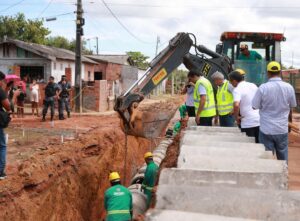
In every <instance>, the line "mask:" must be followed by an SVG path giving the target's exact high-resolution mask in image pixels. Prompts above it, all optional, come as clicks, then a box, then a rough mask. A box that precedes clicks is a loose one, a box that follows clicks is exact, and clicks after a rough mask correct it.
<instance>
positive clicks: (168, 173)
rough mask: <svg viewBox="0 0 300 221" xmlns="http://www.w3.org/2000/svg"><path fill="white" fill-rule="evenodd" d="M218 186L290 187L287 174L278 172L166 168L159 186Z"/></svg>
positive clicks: (282, 188) (162, 172)
mask: <svg viewBox="0 0 300 221" xmlns="http://www.w3.org/2000/svg"><path fill="white" fill-rule="evenodd" d="M175 183H176V184H177V185H180V186H216V187H226V186H227V187H237V188H255V189H281V190H286V189H287V187H288V177H287V174H286V173H283V172H282V171H280V170H278V172H277V173H276V172H274V171H272V172H260V173H258V172H256V173H250V172H231V171H227V172H223V171H217V170H209V171H208V170H201V169H179V168H165V169H163V170H162V171H161V174H160V178H159V185H162V184H169V185H172V184H175Z"/></svg>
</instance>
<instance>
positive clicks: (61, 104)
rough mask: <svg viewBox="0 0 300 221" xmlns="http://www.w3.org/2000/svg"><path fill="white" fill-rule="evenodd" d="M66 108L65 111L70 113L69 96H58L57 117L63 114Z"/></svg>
mask: <svg viewBox="0 0 300 221" xmlns="http://www.w3.org/2000/svg"><path fill="white" fill-rule="evenodd" d="M65 108H66V111H67V113H68V114H69V113H70V103H69V98H68V97H65V98H60V99H59V100H58V112H59V117H63V116H64V109H65Z"/></svg>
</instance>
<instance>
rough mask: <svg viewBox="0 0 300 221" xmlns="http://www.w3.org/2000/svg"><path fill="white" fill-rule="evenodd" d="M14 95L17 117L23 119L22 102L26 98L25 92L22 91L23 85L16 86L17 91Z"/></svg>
mask: <svg viewBox="0 0 300 221" xmlns="http://www.w3.org/2000/svg"><path fill="white" fill-rule="evenodd" d="M14 94H15V97H16V98H15V99H14V100H15V102H16V104H17V116H18V117H21V118H23V117H24V102H25V97H26V92H24V91H23V85H22V84H19V85H18V90H17V91H16V92H15V93H14Z"/></svg>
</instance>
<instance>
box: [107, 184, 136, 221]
mask: <svg viewBox="0 0 300 221" xmlns="http://www.w3.org/2000/svg"><path fill="white" fill-rule="evenodd" d="M104 206H105V209H106V211H107V215H106V221H123V220H131V214H130V211H131V210H132V194H131V192H130V191H129V190H128V189H127V188H126V187H124V186H122V185H120V184H118V185H115V186H112V187H110V188H109V189H107V190H106V191H105V194H104Z"/></svg>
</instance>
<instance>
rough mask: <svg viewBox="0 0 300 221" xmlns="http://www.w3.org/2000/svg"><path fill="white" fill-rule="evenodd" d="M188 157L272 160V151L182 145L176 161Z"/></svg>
mask: <svg viewBox="0 0 300 221" xmlns="http://www.w3.org/2000/svg"><path fill="white" fill-rule="evenodd" d="M190 156H192V157H193V156H210V157H223V158H227V157H229V158H246V159H250V158H253V159H274V157H273V153H272V151H265V150H264V149H259V150H252V149H251V148H232V147H205V146H199V147H197V146H189V145H182V146H181V147H180V154H179V158H178V161H180V160H181V161H183V160H185V159H188V158H189V157H190Z"/></svg>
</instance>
